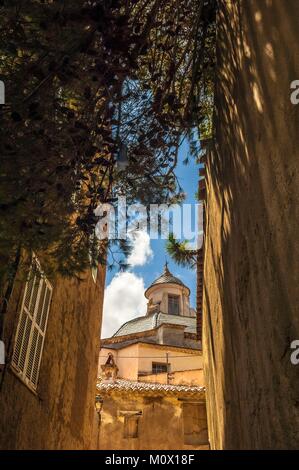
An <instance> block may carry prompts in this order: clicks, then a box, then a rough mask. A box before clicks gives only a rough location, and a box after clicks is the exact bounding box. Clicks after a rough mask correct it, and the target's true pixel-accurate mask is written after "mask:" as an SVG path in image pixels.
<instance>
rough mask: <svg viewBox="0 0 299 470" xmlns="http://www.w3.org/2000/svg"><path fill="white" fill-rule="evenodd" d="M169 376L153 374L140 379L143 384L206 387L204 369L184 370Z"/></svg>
mask: <svg viewBox="0 0 299 470" xmlns="http://www.w3.org/2000/svg"><path fill="white" fill-rule="evenodd" d="M167 375H168V374H166V373H165V374H151V375H145V376H144V377H140V380H141V381H142V382H150V383H160V384H167V379H168V383H169V384H170V385H194V386H199V387H204V385H205V384H204V375H203V369H194V370H182V371H176V372H172V373H171V374H170V376H169V377H167Z"/></svg>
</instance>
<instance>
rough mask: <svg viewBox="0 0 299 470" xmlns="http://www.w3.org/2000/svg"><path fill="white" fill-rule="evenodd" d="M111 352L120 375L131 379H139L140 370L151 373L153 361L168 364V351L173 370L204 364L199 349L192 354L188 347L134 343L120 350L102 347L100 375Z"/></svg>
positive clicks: (182, 369)
mask: <svg viewBox="0 0 299 470" xmlns="http://www.w3.org/2000/svg"><path fill="white" fill-rule="evenodd" d="M109 352H110V353H112V354H113V357H114V359H115V362H116V365H117V367H118V376H119V377H121V378H124V379H129V380H137V379H138V372H146V373H151V371H152V363H153V362H161V363H165V364H166V353H167V352H168V360H169V364H170V370H171V371H172V372H174V371H180V370H181V371H184V370H192V369H201V368H202V364H203V359H202V354H201V352H199V351H198V352H197V351H196V353H195V354H192V353H191V351H190V350H189V351H188V350H187V349H183V350H179V349H171V348H169V349H166V348H159V345H153V346H151V345H149V344H134V345H131V346H127V347H125V348H123V349H119V350H113V349H106V348H102V349H101V351H100V358H99V369H98V372H99V375H100V374H101V370H102V369H101V365H102V364H105V362H106V360H107V358H108V353H109ZM191 354H192V355H191Z"/></svg>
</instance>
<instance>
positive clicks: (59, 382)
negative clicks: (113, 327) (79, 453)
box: [0, 269, 105, 449]
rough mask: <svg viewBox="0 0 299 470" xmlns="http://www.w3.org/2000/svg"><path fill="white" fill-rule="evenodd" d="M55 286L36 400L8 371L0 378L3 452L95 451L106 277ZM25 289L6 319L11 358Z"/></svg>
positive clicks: (18, 287) (18, 290)
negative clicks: (20, 450)
mask: <svg viewBox="0 0 299 470" xmlns="http://www.w3.org/2000/svg"><path fill="white" fill-rule="evenodd" d="M82 278H83V280H81V281H80V280H78V279H69V280H68V279H60V278H58V279H56V280H54V281H53V280H51V283H52V285H53V297H52V303H51V307H50V312H49V319H48V326H47V331H46V336H45V343H44V351H43V355H42V360H41V367H40V375H39V383H38V388H37V394H34V393H33V392H31V391H30V390H29V389H28V388H27V387H26V385H24V384H23V382H21V381H20V379H19V378H17V376H16V375H14V373H13V372H12V369H11V368H10V366H9V365H8V366H7V367H6V369H5V371H4V372H3V373H2V374H0V380H1V382H0V384H1V385H0V387H1V388H0V448H1V449H88V448H90V447H95V446H96V437H97V436H96V431H97V425H96V423H97V416H96V414H95V408H94V401H95V398H94V388H95V384H96V379H97V363H98V354H99V338H100V326H101V317H102V313H101V311H102V301H103V290H104V280H105V272H104V269H99V272H98V277H97V282H96V284H95V283H94V281H93V279H92V276H91V272H90V271H89V272H88V273H86V274H85V275H82ZM23 289H24V283H23V282H16V283H15V286H14V290H13V294H12V298H11V301H10V303H9V308H8V312H7V313H6V319H5V330H4V340H5V343H6V345H8V347H9V351H8V358H7V360H8V362H9V358H10V357H9V356H10V355H11V353H12V348H13V340H14V334H15V328H16V325H17V318H18V313H19V310H20V305H21V300H22V295H23Z"/></svg>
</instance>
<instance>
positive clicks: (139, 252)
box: [128, 230, 153, 267]
mask: <svg viewBox="0 0 299 470" xmlns="http://www.w3.org/2000/svg"><path fill="white" fill-rule="evenodd" d="M129 237H130V239H131V242H132V245H133V249H132V252H131V254H130V255H129V257H128V263H129V265H130V266H131V267H134V266H144V265H145V264H146V263H147V262H148V261H149V260H150V259H151V258H152V256H153V251H152V249H151V241H150V237H149V234H148V233H147V232H145V231H144V230H139V231H135V232H132V233H131V234H130V235H129Z"/></svg>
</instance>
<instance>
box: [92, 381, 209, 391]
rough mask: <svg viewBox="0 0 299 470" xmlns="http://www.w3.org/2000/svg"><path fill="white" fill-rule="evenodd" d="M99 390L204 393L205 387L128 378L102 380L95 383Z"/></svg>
mask: <svg viewBox="0 0 299 470" xmlns="http://www.w3.org/2000/svg"><path fill="white" fill-rule="evenodd" d="M97 389H98V390H99V391H103V392H104V391H105V392H107V391H109V390H119V391H132V392H134V391H135V392H159V393H163V394H167V395H168V394H175V395H177V394H180V393H181V394H185V393H187V394H192V395H200V394H204V392H205V387H198V386H192V385H166V384H159V383H150V382H135V381H130V380H123V379H116V380H103V381H99V382H98V384H97Z"/></svg>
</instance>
